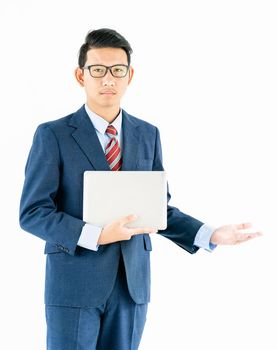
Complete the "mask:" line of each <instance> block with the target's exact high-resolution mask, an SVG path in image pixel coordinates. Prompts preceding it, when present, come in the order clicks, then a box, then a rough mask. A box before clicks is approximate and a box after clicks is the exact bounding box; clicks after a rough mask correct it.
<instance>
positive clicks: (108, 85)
mask: <svg viewBox="0 0 277 350" xmlns="http://www.w3.org/2000/svg"><path fill="white" fill-rule="evenodd" d="M92 64H101V65H104V66H113V65H115V64H125V65H128V60H127V55H126V52H125V51H124V50H123V49H120V48H93V49H90V50H89V51H88V52H87V61H86V64H85V66H89V65H92ZM133 73H134V70H133V68H132V67H130V68H129V71H128V73H127V75H126V76H125V77H123V78H115V77H113V76H112V74H111V72H110V71H109V70H108V72H107V74H106V75H105V76H104V77H103V78H93V77H92V76H91V75H90V72H89V70H88V69H84V70H82V69H80V68H77V69H76V70H75V76H76V79H77V81H78V82H79V84H80V85H81V86H82V87H84V89H85V92H86V95H87V103H88V105H89V107H90V108H91V109H92V110H94V111H95V112H96V113H97V111H99V110H100V111H101V110H105V109H119V106H120V100H121V98H122V96H123V95H124V93H125V91H126V89H127V86H128V85H129V84H130V82H131V80H132V77H133Z"/></svg>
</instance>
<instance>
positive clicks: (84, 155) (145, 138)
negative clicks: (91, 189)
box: [20, 106, 203, 307]
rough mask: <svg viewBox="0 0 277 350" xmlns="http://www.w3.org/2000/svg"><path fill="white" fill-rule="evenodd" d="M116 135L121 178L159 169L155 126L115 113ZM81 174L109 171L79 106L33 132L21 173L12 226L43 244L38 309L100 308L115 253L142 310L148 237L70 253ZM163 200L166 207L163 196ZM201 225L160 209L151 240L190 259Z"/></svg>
mask: <svg viewBox="0 0 277 350" xmlns="http://www.w3.org/2000/svg"><path fill="white" fill-rule="evenodd" d="M122 133H123V134H122V137H123V140H122V142H123V147H122V158H123V165H122V171H124V170H134V171H138V170H149V171H155V170H163V165H162V150H161V142H160V136H159V131H158V129H157V128H156V127H155V126H153V125H151V124H149V123H147V122H145V121H143V120H140V119H138V118H135V117H133V116H131V115H129V114H128V113H126V112H125V111H124V110H123V111H122ZM86 170H96V171H97V170H110V168H109V165H108V163H107V161H106V158H105V154H104V152H103V149H102V148H101V145H100V142H99V140H98V137H97V135H96V131H95V129H94V127H93V124H92V122H91V120H90V118H89V116H88V115H87V113H86V111H85V108H84V106H82V107H81V108H80V109H79V110H78V111H77V112H75V113H73V114H70V115H68V116H66V117H64V118H61V119H58V120H55V121H51V122H47V123H43V124H41V125H39V126H38V128H37V130H36V132H35V135H34V139H33V144H32V147H31V150H30V153H29V156H28V160H27V164H26V168H25V182H24V187H23V192H22V197H21V202H20V225H21V227H22V228H23V229H24V230H26V231H28V232H30V233H32V234H34V235H36V236H38V237H40V238H42V239H43V240H45V241H46V244H45V253H46V254H47V260H46V274H45V303H46V304H48V305H63V306H79V307H93V306H97V305H100V304H103V303H104V302H105V301H106V300H107V298H108V296H109V294H110V293H111V291H112V288H113V285H114V282H115V278H116V274H117V269H118V263H119V258H120V254H121V253H122V255H123V261H124V265H125V269H126V276H127V282H128V288H129V292H130V295H131V297H132V298H133V300H134V301H135V302H136V303H138V304H143V303H147V302H149V300H150V251H151V250H152V246H151V240H150V237H149V235H148V234H143V235H135V236H133V237H132V238H131V239H130V240H127V241H121V242H116V243H112V244H107V245H100V246H99V249H98V251H91V250H88V249H85V248H82V247H79V246H77V242H78V240H79V237H80V234H81V231H82V228H83V226H84V225H85V222H84V221H83V220H82V210H83V173H84V171H86ZM167 196H168V201H169V200H170V194H169V192H168V195H167ZM103 210H104V208H103ZM202 224H203V223H202V222H200V221H198V220H196V219H194V218H192V217H191V216H189V215H186V214H184V213H182V212H181V211H179V210H178V209H177V208H175V207H173V206H169V205H168V210H167V228H166V229H165V230H161V231H159V232H158V233H159V234H161V235H163V236H165V237H167V238H169V239H170V240H172V241H173V242H175V243H176V244H178V245H179V246H180V247H182V248H183V249H185V250H187V251H188V252H190V253H195V252H196V251H197V250H198V248H197V247H195V246H194V245H193V242H194V238H195V236H196V233H197V231H198V230H199V228H200V227H201V225H202Z"/></svg>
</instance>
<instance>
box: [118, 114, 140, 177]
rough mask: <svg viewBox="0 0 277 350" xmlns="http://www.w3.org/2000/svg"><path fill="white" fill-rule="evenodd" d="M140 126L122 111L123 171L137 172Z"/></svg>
mask: <svg viewBox="0 0 277 350" xmlns="http://www.w3.org/2000/svg"><path fill="white" fill-rule="evenodd" d="M139 129H140V128H139V126H138V125H137V124H136V123H135V121H134V119H132V118H131V116H130V115H129V114H128V113H127V112H125V111H124V110H122V137H123V139H122V148H123V151H122V161H123V162H122V167H121V170H135V169H136V165H137V155H138V147H139V144H140V132H139Z"/></svg>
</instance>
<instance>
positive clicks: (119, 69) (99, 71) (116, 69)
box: [83, 64, 129, 78]
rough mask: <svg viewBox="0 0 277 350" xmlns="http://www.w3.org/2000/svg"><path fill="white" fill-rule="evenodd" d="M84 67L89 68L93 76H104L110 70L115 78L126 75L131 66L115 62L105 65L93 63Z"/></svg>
mask: <svg viewBox="0 0 277 350" xmlns="http://www.w3.org/2000/svg"><path fill="white" fill-rule="evenodd" d="M83 69H88V70H89V73H90V75H91V76H92V77H93V78H103V77H104V76H105V75H106V74H107V72H108V70H109V71H110V72H111V74H112V76H113V77H115V78H124V77H126V75H127V73H128V70H129V66H127V65H125V64H115V65H113V66H104V65H102V64H91V65H89V66H85V67H83Z"/></svg>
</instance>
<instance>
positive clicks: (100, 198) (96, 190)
mask: <svg viewBox="0 0 277 350" xmlns="http://www.w3.org/2000/svg"><path fill="white" fill-rule="evenodd" d="M130 214H134V215H137V216H138V218H137V220H136V221H134V222H132V223H130V224H128V225H126V226H127V227H145V226H146V227H153V228H156V229H159V230H164V229H166V227H167V182H166V174H165V172H164V171H85V172H84V196H83V220H84V221H85V222H87V223H90V224H93V225H96V226H100V227H104V226H105V225H107V224H109V223H111V222H112V221H114V220H117V219H120V218H122V217H124V216H127V215H130Z"/></svg>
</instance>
